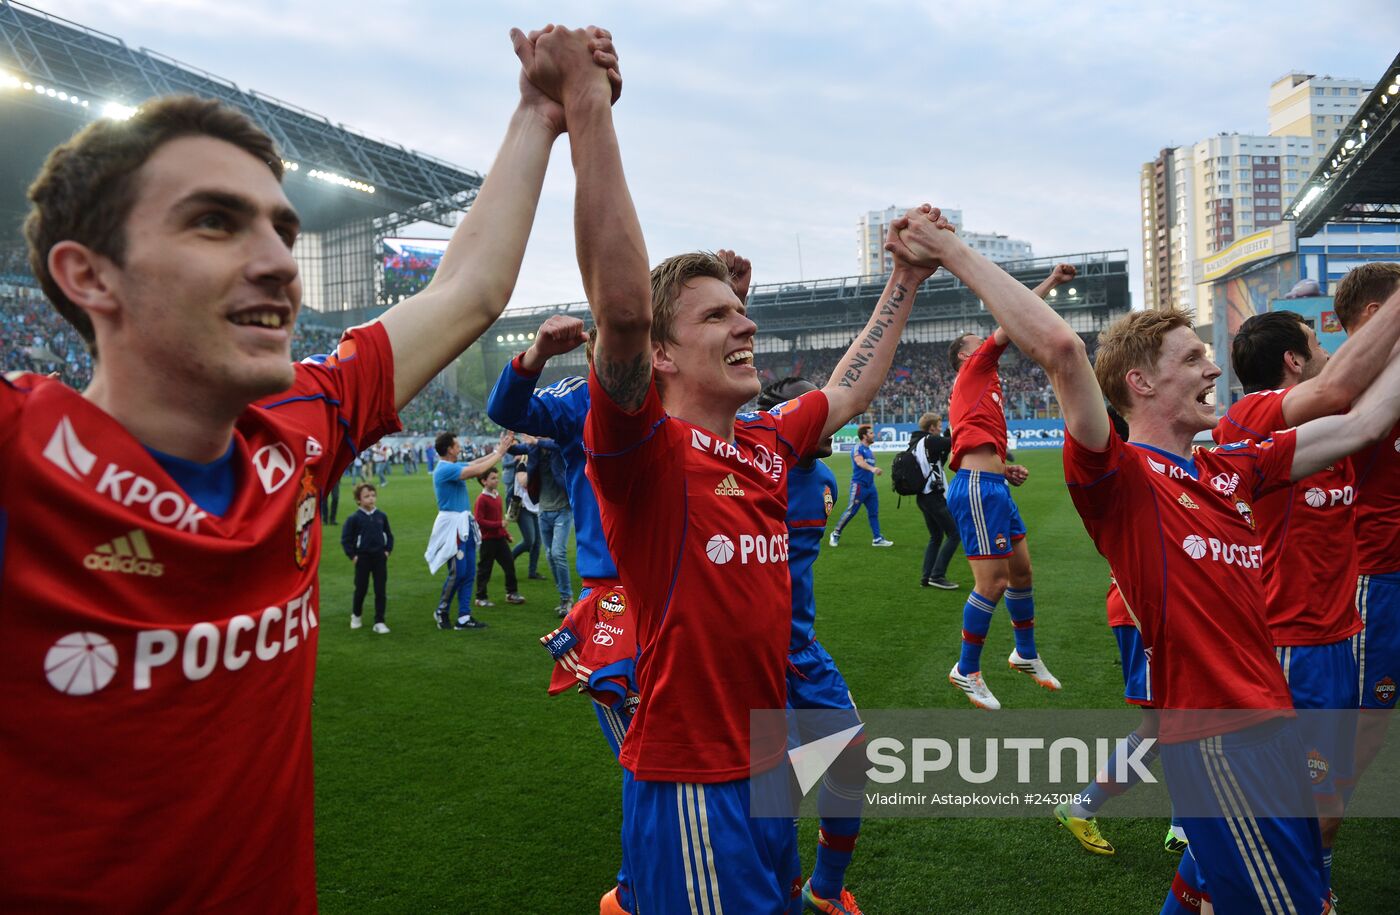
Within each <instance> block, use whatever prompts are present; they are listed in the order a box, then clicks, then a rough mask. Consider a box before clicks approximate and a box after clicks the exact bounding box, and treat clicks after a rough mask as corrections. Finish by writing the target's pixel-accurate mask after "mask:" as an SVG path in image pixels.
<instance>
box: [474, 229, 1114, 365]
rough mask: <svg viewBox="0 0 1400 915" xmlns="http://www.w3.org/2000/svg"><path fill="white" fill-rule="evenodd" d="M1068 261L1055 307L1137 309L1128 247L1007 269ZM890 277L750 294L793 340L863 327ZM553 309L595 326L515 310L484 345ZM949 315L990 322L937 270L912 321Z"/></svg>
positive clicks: (759, 312) (523, 335)
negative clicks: (1071, 272)
mask: <svg viewBox="0 0 1400 915" xmlns="http://www.w3.org/2000/svg"><path fill="white" fill-rule="evenodd" d="M1066 262H1067V263H1071V264H1074V265H1075V267H1076V268H1077V269H1078V271H1079V276H1078V277H1076V279H1075V282H1073V283H1070V284H1069V285H1068V286H1065V287H1062V288H1061V289H1059V290H1057V292H1056V296H1055V298H1054V299H1051V300H1050V302H1051V304H1052V305H1054V307H1055V309H1056V310H1057V311H1059V312H1061V313H1062V314H1065V315H1066V316H1069V315H1072V314H1074V313H1076V312H1080V313H1087V312H1091V311H1092V312H1109V311H1111V312H1124V311H1127V310H1128V309H1129V308H1130V307H1131V298H1130V294H1129V291H1128V252H1127V251H1123V250H1118V251H1091V252H1085V253H1080V254H1067V255H1060V256H1057V257H1037V258H1033V259H1030V260H1023V261H1013V262H1009V263H1005V264H1002V265H1001V267H1002V268H1003V269H1005V270H1006V272H1007V273H1010V274H1011V275H1012V276H1014V277H1015V278H1016V279H1018V280H1020V281H1021V282H1022V283H1025V284H1026V285H1027V286H1035V285H1037V284H1038V283H1039V282H1040V281H1041V280H1043V279H1045V277H1046V275H1047V274H1049V273H1050V271H1051V270H1052V269H1054V266H1055V265H1056V264H1058V263H1066ZM885 279H886V278H885V277H884V276H846V277H835V278H832V279H821V280H806V281H802V282H786V283H769V284H763V285H757V286H754V287H753V288H752V289H751V290H750V291H749V301H748V313H749V316H750V317H752V318H753V319H754V321H755V322H757V324H758V326H759V333H760V334H763V335H773V336H779V337H785V338H790V337H797V336H800V335H802V334H804V333H806V332H808V331H819V330H828V329H840V328H850V327H857V328H858V327H861V326H863V325H864V324H865V322H866V320H867V319H869V317H870V309H871V308H872V307H873V306H874V303H875V302H876V300H878V299H879V297H880V294H881V292H882V291H883V290H884V288H885ZM552 314H566V315H572V316H574V317H577V318H581V319H583V320H584V321H585V322H587V323H589V324H591V323H592V316H591V314H590V313H589V309H588V303H587V302H566V303H563V304H558V305H536V306H531V307H527V308H510V309H507V310H506V312H505V314H503V315H502V316H501V317H500V318H499V319H497V321H496V323H495V324H494V325H492V327H491V331H490V333H488V334H487V335H486V336H484V337H483V338H482V343H483V345H484V347H485V348H486V349H497V348H505V349H511V348H515V347H516V344H517V343H518V342H520V341H523V340H527V339H530V338H529V336H528V335H529V334H531V333H533V331H534V330H535V328H536V327H538V326H539V324H540V322H541V321H543V320H544V319H545V318H546V317H548V316H549V315H552ZM943 319H949V320H958V321H961V322H964V324H963V326H964V327H965V328H966V329H968V330H971V329H972V328H973V327H975V326H978V325H979V324H984V323H988V322H990V321H991V320H992V318H991V314H990V313H989V312H987V311H986V310H985V308H984V307H983V305H982V303H981V302H980V300H979V299H978V298H977V296H976V295H975V294H974V293H973V292H972V290H970V289H968V288H967V287H966V286H964V285H963V284H962V282H961V281H959V280H958V279H957V278H956V277H954V276H952V275H950V274H949V273H948V272H947V271H939V272H938V273H936V274H935V275H934V276H932V277H930V278H929V279H928V280H926V281H925V282H924V284H923V285H922V286H920V287H919V295H918V297H917V298H916V299H915V300H914V313H913V315H912V316H911V317H910V320H911V321H913V322H919V321H930V320H943Z"/></svg>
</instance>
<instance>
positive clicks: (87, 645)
mask: <svg viewBox="0 0 1400 915" xmlns="http://www.w3.org/2000/svg"><path fill="white" fill-rule="evenodd" d="M116 675H117V649H116V647H115V646H114V645H113V644H112V643H111V642H109V641H108V640H107V638H106V636H102V635H98V634H97V633H96V632H74V633H71V634H69V635H65V636H64V637H63V638H61V639H59V640H58V641H57V642H54V643H53V647H52V648H50V649H49V652H48V654H46V655H44V676H45V677H47V678H48V681H49V685H50V686H52V687H53V688H54V689H56V690H58V691H59V692H60V693H67V694H68V695H70V696H88V695H91V694H93V693H95V692H97V691H98V690H100V689H102V688H103V687H105V686H106V685H107V684H108V683H111V682H112V678H113V677H115V676H116Z"/></svg>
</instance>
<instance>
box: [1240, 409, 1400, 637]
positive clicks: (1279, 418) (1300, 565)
mask: <svg viewBox="0 0 1400 915" xmlns="http://www.w3.org/2000/svg"><path fill="white" fill-rule="evenodd" d="M1287 393H1288V391H1287V389H1284V390H1281V391H1257V392H1255V393H1253V394H1248V395H1246V396H1244V397H1243V398H1241V399H1240V400H1239V401H1237V402H1236V403H1234V404H1233V405H1232V406H1231V407H1230V409H1229V410H1227V411H1226V413H1225V415H1224V416H1223V417H1221V419H1220V422H1219V423H1217V424H1216V427H1215V432H1214V437H1215V440H1216V442H1218V443H1220V444H1222V445H1226V444H1230V443H1232V442H1242V441H1248V440H1251V439H1252V440H1254V441H1262V440H1263V439H1266V438H1268V437H1269V436H1271V435H1274V434H1275V433H1277V432H1280V431H1282V430H1284V429H1286V428H1288V423H1287V422H1285V420H1284V418H1283V399H1284V397H1285V396H1286V395H1287ZM1355 500H1356V490H1355V486H1354V480H1353V475H1352V470H1351V460H1350V459H1348V458H1343V459H1341V460H1339V461H1337V462H1336V463H1334V464H1332V465H1331V466H1329V467H1327V468H1325V469H1323V470H1319V471H1318V472H1317V473H1315V474H1313V475H1311V476H1309V477H1307V478H1305V479H1302V480H1299V481H1298V482H1296V483H1294V484H1293V485H1291V486H1288V487H1286V488H1283V489H1278V490H1275V491H1273V492H1271V493H1269V494H1267V495H1264V496H1261V497H1260V498H1259V499H1258V500H1257V501H1256V502H1255V503H1254V517H1255V520H1256V521H1257V522H1258V526H1259V532H1260V533H1261V534H1262V535H1263V538H1264V593H1265V595H1266V597H1267V600H1268V608H1269V629H1270V631H1272V632H1273V637H1274V644H1275V645H1330V644H1332V643H1333V642H1339V641H1341V640H1342V639H1347V638H1351V636H1353V635H1355V634H1356V633H1358V632H1360V631H1361V616H1360V614H1358V613H1357V612H1356V601H1355V592H1356V531H1355V526H1356V521H1355V511H1354V509H1353V507H1352V503H1353V502H1355ZM1396 561H1397V563H1400V560H1396Z"/></svg>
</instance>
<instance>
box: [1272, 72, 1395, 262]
mask: <svg viewBox="0 0 1400 915" xmlns="http://www.w3.org/2000/svg"><path fill="white" fill-rule="evenodd" d="M1284 216H1285V217H1286V218H1288V219H1292V220H1294V221H1295V222H1296V223H1297V228H1298V236H1299V237H1300V238H1306V237H1308V236H1310V235H1313V234H1314V233H1316V232H1317V231H1318V229H1320V228H1322V227H1323V226H1324V225H1326V224H1328V223H1329V222H1330V223H1392V224H1394V223H1400V55H1396V57H1395V59H1394V60H1392V61H1391V62H1390V66H1389V67H1387V68H1386V71H1385V75H1384V76H1382V77H1381V78H1380V79H1378V80H1376V87H1375V88H1374V89H1372V90H1371V94H1370V95H1369V96H1367V97H1366V101H1364V102H1362V103H1361V104H1360V105H1359V106H1357V109H1356V113H1355V114H1353V115H1352V117H1351V120H1350V121H1348V122H1347V125H1346V126H1345V127H1344V128H1343V129H1342V131H1341V133H1340V134H1338V136H1337V140H1336V142H1335V143H1333V144H1332V148H1331V149H1329V150H1328V151H1327V153H1326V155H1324V156H1323V157H1322V165H1321V166H1320V167H1319V168H1317V169H1316V170H1315V171H1314V172H1313V174H1312V176H1311V177H1310V178H1308V180H1307V182H1306V183H1304V184H1303V186H1302V187H1301V188H1300V189H1299V191H1298V196H1297V197H1296V198H1294V200H1293V202H1292V203H1291V204H1289V206H1288V209H1287V211H1286V212H1285V213H1284Z"/></svg>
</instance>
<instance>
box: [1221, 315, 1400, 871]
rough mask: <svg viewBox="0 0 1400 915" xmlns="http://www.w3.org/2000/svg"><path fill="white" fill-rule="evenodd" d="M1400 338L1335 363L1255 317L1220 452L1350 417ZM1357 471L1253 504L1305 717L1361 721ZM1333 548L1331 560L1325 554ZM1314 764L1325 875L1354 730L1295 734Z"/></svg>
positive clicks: (1283, 321)
mask: <svg viewBox="0 0 1400 915" xmlns="http://www.w3.org/2000/svg"><path fill="white" fill-rule="evenodd" d="M1397 338H1400V310H1397V309H1387V310H1386V313H1385V314H1384V315H1383V317H1382V320H1378V321H1374V322H1371V323H1370V324H1369V325H1368V327H1367V328H1366V329H1365V330H1361V331H1359V332H1358V333H1357V334H1356V336H1355V337H1354V338H1353V339H1351V340H1349V341H1347V343H1345V344H1344V345H1343V346H1342V347H1341V348H1340V349H1339V350H1338V351H1337V355H1336V358H1334V359H1331V360H1329V359H1328V356H1327V351H1326V350H1325V349H1323V348H1322V345H1321V344H1320V343H1319V342H1318V340H1317V334H1316V333H1314V332H1313V329H1312V328H1311V327H1310V326H1308V324H1307V323H1306V322H1305V321H1304V320H1303V317H1302V315H1299V314H1297V313H1296V312H1292V311H1271V312H1268V313H1266V314H1261V315H1254V316H1253V317H1251V318H1249V319H1248V320H1247V321H1245V322H1244V323H1243V324H1241V325H1240V329H1239V331H1238V332H1237V333H1236V335H1235V339H1234V342H1233V343H1232V345H1231V351H1230V359H1231V362H1232V364H1233V365H1234V369H1235V375H1236V377H1238V378H1239V379H1240V382H1241V384H1243V385H1244V390H1245V396H1244V397H1243V398H1241V399H1240V400H1239V401H1237V402H1235V403H1234V404H1231V405H1230V409H1229V410H1227V411H1226V413H1225V415H1224V416H1223V417H1221V419H1220V422H1219V423H1217V424H1216V427H1215V431H1214V437H1215V441H1216V442H1218V443H1219V444H1222V445H1224V444H1229V443H1232V442H1239V441H1245V440H1248V439H1253V440H1255V441H1262V440H1263V439H1266V438H1268V437H1270V436H1272V435H1274V434H1275V433H1277V432H1281V431H1283V430H1284V429H1291V428H1293V427H1294V426H1298V425H1301V424H1302V423H1305V422H1307V421H1309V420H1311V419H1315V418H1317V417H1319V416H1327V415H1330V414H1334V413H1341V412H1344V411H1345V410H1346V409H1347V408H1348V407H1350V406H1351V404H1352V402H1353V401H1354V400H1356V398H1357V396H1358V395H1359V394H1360V393H1361V392H1362V391H1364V390H1365V389H1366V387H1367V386H1368V385H1370V383H1371V382H1372V381H1373V380H1374V379H1375V376H1376V374H1377V373H1378V372H1380V370H1381V368H1382V367H1383V366H1384V365H1385V361H1386V359H1387V357H1391V356H1392V353H1391V350H1392V348H1393V347H1394V346H1395V342H1396V339H1397ZM1354 480H1355V475H1354V473H1353V471H1352V461H1351V459H1349V458H1348V459H1344V460H1340V461H1337V462H1335V463H1333V464H1331V465H1329V466H1327V467H1326V468H1324V469H1323V470H1322V471H1320V472H1318V473H1315V474H1313V475H1312V476H1310V477H1308V478H1307V479H1303V480H1299V481H1298V482H1296V483H1294V484H1293V485H1292V486H1291V487H1289V488H1287V489H1280V490H1278V491H1277V492H1274V493H1270V494H1269V495H1267V496H1264V497H1262V498H1260V499H1259V500H1258V501H1257V502H1255V503H1254V520H1255V523H1256V524H1257V525H1258V527H1259V530H1260V533H1261V534H1262V535H1263V540H1264V593H1265V597H1266V599H1267V601H1268V605H1267V610H1268V620H1269V632H1270V633H1271V634H1272V636H1273V640H1274V646H1275V651H1276V653H1277V654H1278V659H1279V663H1280V664H1281V665H1282V667H1283V675H1284V679H1286V680H1287V681H1288V689H1289V692H1290V693H1291V694H1292V696H1293V706H1294V707H1295V708H1299V709H1355V708H1357V706H1358V705H1359V703H1360V692H1359V690H1358V688H1357V665H1356V656H1355V654H1354V653H1353V648H1352V637H1353V636H1355V635H1356V634H1357V633H1358V632H1360V631H1361V617H1360V616H1359V615H1358V614H1357V611H1356V603H1355V600H1354V591H1355V585H1354V582H1355V581H1356V555H1357V543H1356V533H1355V517H1354V511H1353V506H1352V503H1353V501H1354V498H1355V496H1354V493H1355V486H1354ZM1320 543H1326V544H1327V548H1326V549H1318V544H1320ZM1299 728H1300V732H1301V735H1302V738H1303V745H1304V746H1305V747H1306V748H1307V750H1308V752H1309V755H1310V756H1312V758H1313V766H1312V768H1311V769H1310V774H1311V775H1312V786H1313V793H1314V794H1315V795H1316V796H1317V804H1318V811H1319V813H1320V814H1321V821H1320V825H1321V828H1322V861H1323V868H1324V871H1325V873H1326V874H1327V877H1328V883H1329V885H1330V883H1331V870H1332V845H1333V840H1334V838H1335V836H1336V834H1337V829H1338V827H1339V826H1340V825H1341V817H1342V806H1343V804H1342V797H1341V786H1342V785H1344V784H1347V783H1349V782H1350V779H1351V769H1352V756H1353V748H1354V746H1355V743H1356V719H1355V718H1354V717H1352V716H1347V715H1335V716H1324V715H1309V716H1304V718H1303V720H1302V721H1301V722H1300V723H1299Z"/></svg>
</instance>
